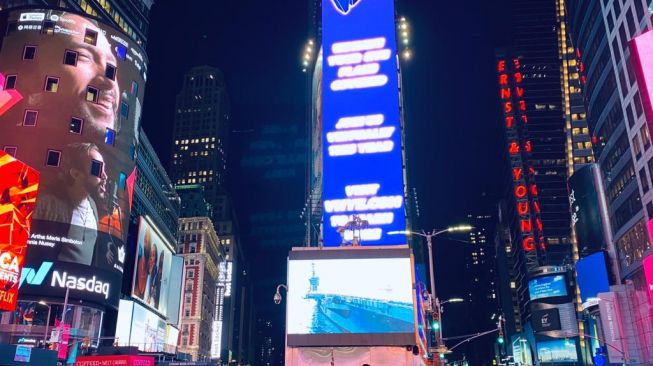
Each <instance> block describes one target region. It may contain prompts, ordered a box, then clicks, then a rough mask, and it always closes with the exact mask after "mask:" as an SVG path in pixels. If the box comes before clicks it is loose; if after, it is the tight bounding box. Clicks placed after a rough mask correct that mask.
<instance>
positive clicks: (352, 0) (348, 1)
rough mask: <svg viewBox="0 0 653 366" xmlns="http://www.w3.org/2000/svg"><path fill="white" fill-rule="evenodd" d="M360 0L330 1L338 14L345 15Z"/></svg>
mask: <svg viewBox="0 0 653 366" xmlns="http://www.w3.org/2000/svg"><path fill="white" fill-rule="evenodd" d="M361 1H363V0H331V3H333V6H334V7H335V8H336V10H337V11H338V12H339V13H340V14H342V15H347V14H348V13H349V12H350V11H351V10H352V9H353V8H355V7H356V5H358V4H360V2H361Z"/></svg>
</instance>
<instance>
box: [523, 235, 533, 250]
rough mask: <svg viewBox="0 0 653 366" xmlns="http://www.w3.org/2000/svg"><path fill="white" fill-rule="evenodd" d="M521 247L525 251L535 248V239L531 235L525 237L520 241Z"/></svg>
mask: <svg viewBox="0 0 653 366" xmlns="http://www.w3.org/2000/svg"><path fill="white" fill-rule="evenodd" d="M522 247H523V248H524V250H525V251H527V252H530V251H533V250H535V239H533V237H532V236H527V237H525V238H524V240H523V241H522Z"/></svg>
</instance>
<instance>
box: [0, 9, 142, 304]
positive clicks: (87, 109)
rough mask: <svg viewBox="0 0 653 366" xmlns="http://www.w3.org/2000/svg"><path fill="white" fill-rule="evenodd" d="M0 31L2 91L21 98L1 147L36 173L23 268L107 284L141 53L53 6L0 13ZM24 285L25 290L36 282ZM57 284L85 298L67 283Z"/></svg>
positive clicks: (116, 269) (130, 176)
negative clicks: (45, 266)
mask: <svg viewBox="0 0 653 366" xmlns="http://www.w3.org/2000/svg"><path fill="white" fill-rule="evenodd" d="M0 29H2V32H0V34H3V36H2V37H1V38H0V45H1V48H0V73H1V74H2V75H4V85H3V89H4V90H5V91H7V90H14V91H16V92H17V93H19V94H20V95H21V96H22V99H21V100H20V101H18V102H17V103H15V104H14V105H13V106H12V107H11V108H10V109H9V110H7V111H6V112H4V113H3V114H2V115H0V149H3V150H4V151H7V152H9V153H11V154H12V155H14V156H15V157H16V158H18V159H20V160H22V161H24V162H26V163H27V164H29V165H31V166H33V167H34V168H35V169H37V170H39V171H40V172H41V187H40V191H39V195H38V204H37V206H36V210H35V212H34V221H33V227H32V233H31V236H30V241H29V245H30V250H29V251H28V253H29V254H28V258H27V262H28V263H30V265H31V266H32V267H33V268H39V265H40V264H41V263H42V262H46V261H48V262H53V263H54V264H55V265H54V267H53V269H55V270H56V269H57V267H58V266H59V267H60V268H58V269H59V270H60V271H64V270H66V263H70V264H71V265H74V268H76V269H78V270H79V272H78V274H77V276H82V275H83V277H84V278H87V279H90V278H92V277H93V276H94V275H95V276H97V278H103V279H104V281H109V279H110V278H112V280H111V281H113V279H115V278H116V276H117V277H118V278H119V276H122V272H123V267H124V258H125V239H126V235H127V226H128V220H129V215H130V209H131V207H130V203H131V194H132V191H133V189H132V188H133V184H134V182H135V168H134V167H135V161H134V158H135V156H134V153H135V151H136V149H135V147H136V143H137V140H138V138H137V137H138V136H137V131H138V123H139V120H140V114H141V105H142V100H143V91H144V85H145V73H146V69H145V65H146V60H145V52H144V51H143V50H142V49H140V48H139V47H138V45H136V44H134V43H133V42H132V41H130V39H129V37H127V36H125V35H124V34H122V32H120V31H117V30H115V29H113V28H111V27H109V26H107V25H105V24H101V23H99V22H97V21H95V20H92V19H89V18H86V17H84V16H81V15H77V14H74V13H69V12H63V11H59V10H41V9H26V10H21V11H9V12H3V13H1V14H0ZM79 266H86V270H83V269H82V268H83V267H79ZM71 268H72V267H71ZM75 281H76V280H75ZM24 282H26V283H27V284H29V285H31V286H29V287H26V293H27V294H30V293H32V292H33V294H34V295H39V294H41V292H40V291H39V288H40V287H42V286H45V281H44V284H43V285H38V286H37V285H35V283H37V282H38V281H31V282H30V279H29V278H25V279H24ZM63 287H67V288H70V289H71V291H70V296H71V298H80V299H86V298H87V296H86V294H85V291H82V290H79V289H77V287H78V286H76V285H75V286H73V284H72V282H71V283H70V285H68V284H66V285H65V286H63ZM58 288H59V287H57V289H58ZM48 290H50V289H48ZM115 290H117V291H119V290H120V289H119V288H117V289H112V291H115ZM59 292H60V291H59V290H57V293H59ZM61 295H62V296H63V292H62V293H61ZM111 298H114V297H113V296H111ZM115 298H117V296H116V297H115ZM107 303H108V302H107ZM108 304H109V305H111V306H117V303H113V302H112V303H108Z"/></svg>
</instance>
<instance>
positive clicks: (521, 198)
mask: <svg viewBox="0 0 653 366" xmlns="http://www.w3.org/2000/svg"><path fill="white" fill-rule="evenodd" d="M497 72H498V74H499V96H500V98H501V109H502V110H503V124H504V128H505V134H506V140H507V146H506V149H507V151H508V155H509V157H510V166H511V173H512V174H511V175H512V185H513V194H514V197H515V202H516V207H515V209H516V211H517V214H518V225H519V231H520V233H521V238H520V245H521V247H522V249H523V250H524V251H525V252H526V260H527V266H528V267H529V268H536V267H538V266H539V264H540V262H541V260H540V257H539V254H538V253H539V252H543V251H544V250H545V244H544V235H543V227H542V220H541V218H540V215H541V209H540V203H539V192H538V188H537V185H536V184H535V169H533V167H532V166H531V164H530V155H531V153H532V151H533V146H532V143H531V140H530V139H529V138H528V115H527V113H526V101H525V99H524V93H525V91H524V88H523V86H522V82H523V76H522V72H521V63H520V61H519V58H514V59H512V60H509V59H506V58H500V59H499V60H498V61H497Z"/></svg>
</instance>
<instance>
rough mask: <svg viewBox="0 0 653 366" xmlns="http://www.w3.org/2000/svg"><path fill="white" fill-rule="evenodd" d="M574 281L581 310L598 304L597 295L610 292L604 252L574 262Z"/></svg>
mask: <svg viewBox="0 0 653 366" xmlns="http://www.w3.org/2000/svg"><path fill="white" fill-rule="evenodd" d="M576 281H577V282H578V287H579V289H580V298H581V301H582V302H583V308H586V307H588V306H591V305H593V304H598V295H599V293H601V292H608V291H610V281H609V279H608V268H607V265H606V259H605V254H604V252H598V253H594V254H592V255H589V256H587V257H584V258H581V259H580V260H579V261H578V262H576Z"/></svg>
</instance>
